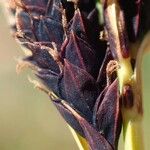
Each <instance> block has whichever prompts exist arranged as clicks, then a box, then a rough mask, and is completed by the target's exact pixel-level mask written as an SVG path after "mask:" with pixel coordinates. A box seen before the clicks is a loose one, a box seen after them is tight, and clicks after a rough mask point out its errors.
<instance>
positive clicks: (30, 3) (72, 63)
mask: <svg viewBox="0 0 150 150" xmlns="http://www.w3.org/2000/svg"><path fill="white" fill-rule="evenodd" d="M7 5H8V6H9V7H8V10H9V15H10V16H11V17H12V18H11V19H10V20H11V28H12V31H13V36H14V37H15V38H16V39H17V41H18V42H19V44H20V45H21V46H22V48H23V50H24V51H25V53H26V56H25V57H24V58H23V59H22V60H21V61H19V64H18V66H17V68H18V69H22V68H23V67H26V66H27V67H30V68H31V69H33V70H34V72H35V75H36V76H37V78H39V81H38V82H37V83H36V86H37V87H38V88H39V89H41V90H43V91H44V92H46V93H47V94H48V96H49V97H50V99H51V101H52V103H53V104H54V105H55V106H56V107H57V109H58V111H59V112H60V114H61V115H62V116H63V118H64V119H65V120H66V122H67V124H68V125H69V127H70V128H71V130H72V131H73V134H74V136H75V137H76V140H77V141H78V144H79V147H80V149H82V150H88V149H91V150H116V149H118V140H119V136H120V132H121V128H122V125H123V130H124V141H125V149H126V150H143V149H144V144H143V139H142V125H141V122H142V116H143V107H142V81H141V63H142V56H143V54H144V52H145V51H146V50H148V45H149V42H148V41H149V34H148V30H149V25H150V21H149V20H150V19H149V17H148V10H149V7H150V2H149V1H148V0H97V1H94V0H68V1H67V0H8V1H7Z"/></svg>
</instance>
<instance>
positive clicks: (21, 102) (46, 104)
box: [0, 8, 150, 150]
mask: <svg viewBox="0 0 150 150" xmlns="http://www.w3.org/2000/svg"><path fill="white" fill-rule="evenodd" d="M22 55H23V53H22V51H21V48H20V47H19V46H18V45H17V44H16V42H15V41H14V39H13V38H12V37H11V36H10V33H9V27H8V25H7V22H6V19H5V18H4V14H2V10H1V8H0V150H77V146H76V144H75V142H74V140H73V138H72V136H71V134H70V132H69V130H68V128H67V127H66V125H65V123H64V121H63V119H62V118H61V117H60V115H59V114H58V113H57V111H56V109H55V108H54V107H53V106H52V104H51V102H50V101H49V98H48V97H47V96H46V95H45V94H44V93H42V92H39V91H37V90H35V89H34V88H33V85H32V84H31V83H29V82H28V80H27V75H29V74H30V71H25V72H23V73H22V74H21V75H17V74H16V71H15V66H16V62H15V59H14V58H15V57H19V56H22ZM143 79H144V107H145V116H144V132H145V133H144V138H145V145H146V150H149V149H150V148H149V147H150V142H149V140H150V55H147V56H146V57H145V59H144V65H143ZM119 149H120V150H122V146H121V147H120V148H119Z"/></svg>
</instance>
